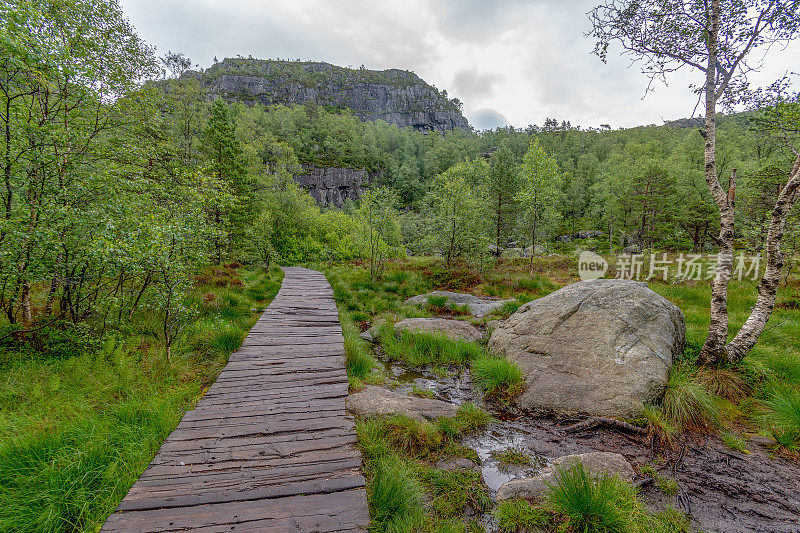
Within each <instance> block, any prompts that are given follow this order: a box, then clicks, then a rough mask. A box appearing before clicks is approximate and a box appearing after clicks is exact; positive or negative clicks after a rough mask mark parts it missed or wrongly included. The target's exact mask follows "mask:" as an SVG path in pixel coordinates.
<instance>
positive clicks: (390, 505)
mask: <svg viewBox="0 0 800 533" xmlns="http://www.w3.org/2000/svg"><path fill="white" fill-rule="evenodd" d="M374 466H375V468H374V476H373V478H372V481H371V482H370V484H369V486H368V488H367V490H368V491H369V495H370V498H369V504H370V509H371V513H370V515H371V516H372V525H373V527H374V528H375V529H376V530H377V531H381V532H386V533H411V532H412V531H413V530H414V527H415V525H416V524H418V523H419V522H420V521H421V519H422V489H421V487H420V485H419V483H418V482H417V481H416V480H415V479H414V478H413V476H412V475H411V473H410V472H409V471H408V470H407V468H405V467H404V466H403V465H402V463H401V462H400V461H399V460H398V459H396V458H394V457H386V458H383V459H381V460H379V461H377V462H376V464H375V465H374Z"/></svg>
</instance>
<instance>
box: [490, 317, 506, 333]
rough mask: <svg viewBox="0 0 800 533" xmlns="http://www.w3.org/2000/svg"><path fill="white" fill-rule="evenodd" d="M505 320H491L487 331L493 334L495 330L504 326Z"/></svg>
mask: <svg viewBox="0 0 800 533" xmlns="http://www.w3.org/2000/svg"><path fill="white" fill-rule="evenodd" d="M504 322H505V320H490V321H488V322H487V323H486V331H487V332H488V333H489V334H491V333H492V332H493V331H494V330H496V329H497V328H499V327H500V326H502V325H503V323H504Z"/></svg>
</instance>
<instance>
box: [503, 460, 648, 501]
mask: <svg viewBox="0 0 800 533" xmlns="http://www.w3.org/2000/svg"><path fill="white" fill-rule="evenodd" d="M578 461H580V462H581V463H583V466H584V468H585V469H586V470H587V471H588V472H589V473H591V474H592V475H594V476H601V475H603V474H607V475H609V476H618V477H619V478H620V479H623V480H625V481H632V480H633V478H634V477H635V475H636V472H634V470H633V467H632V466H631V464H630V463H629V462H628V460H627V459H625V457H623V456H622V455H620V454H618V453H611V452H589V453H580V454H575V455H565V456H563V457H559V458H558V459H556V460H555V461H553V463H552V465H550V466H548V467H545V468H542V469H541V470H539V473H538V474H537V475H536V476H533V477H529V478H518V479H512V480H511V481H507V482H505V483H503V484H502V485H500V488H498V489H497V501H503V500H510V499H513V498H524V499H526V500H539V499H541V498H542V497H543V496H544V495H545V494H547V492H548V491H549V490H550V487H549V486H548V485H554V484H555V482H556V477H555V475H556V472H557V471H558V469H559V468H569V467H570V466H572V465H574V464H575V463H576V462H578Z"/></svg>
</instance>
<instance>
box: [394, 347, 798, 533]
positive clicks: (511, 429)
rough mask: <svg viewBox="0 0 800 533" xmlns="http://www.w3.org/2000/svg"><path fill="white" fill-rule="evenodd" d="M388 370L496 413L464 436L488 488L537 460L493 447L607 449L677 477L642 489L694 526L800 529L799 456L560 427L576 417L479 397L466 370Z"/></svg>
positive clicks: (554, 451) (547, 452)
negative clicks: (513, 463)
mask: <svg viewBox="0 0 800 533" xmlns="http://www.w3.org/2000/svg"><path fill="white" fill-rule="evenodd" d="M386 369H387V371H388V372H390V373H391V375H393V376H394V377H395V379H396V380H397V384H396V386H397V390H402V391H406V392H408V393H411V391H412V387H413V385H416V386H417V387H418V388H421V389H427V390H431V391H433V393H434V394H435V396H436V397H437V398H438V399H441V400H445V401H449V402H452V403H454V404H459V405H460V404H462V403H465V402H475V403H477V404H479V405H481V406H482V407H484V408H486V409H488V410H489V411H491V412H492V413H493V414H494V416H495V417H496V418H497V419H498V420H497V422H494V423H492V424H490V425H489V427H487V428H486V430H485V431H484V432H482V433H479V434H476V435H473V436H470V437H468V438H467V439H466V440H465V441H464V444H465V445H467V446H469V447H471V448H473V449H475V450H476V451H477V453H478V455H479V457H480V459H481V462H482V464H481V471H482V474H483V477H484V481H485V482H486V484H487V486H488V487H489V488H490V489H491V491H492V492H495V491H496V490H497V488H498V487H499V486H500V485H501V484H502V483H505V482H506V481H508V480H510V479H513V478H516V477H525V476H530V475H533V474H535V473H536V467H528V466H523V467H512V468H509V469H506V468H504V467H502V466H501V465H500V464H499V463H498V461H497V459H496V458H495V457H494V455H493V454H492V452H497V451H503V450H505V449H508V448H516V449H524V450H525V451H526V452H527V453H528V454H529V455H530V456H531V457H532V458H533V459H534V464H535V465H538V466H542V465H545V464H548V462H549V460H550V459H554V458H556V457H560V456H562V455H568V454H574V453H585V452H590V451H607V452H614V453H619V454H622V455H624V456H625V457H626V458H627V459H628V460H629V461H630V462H631V464H632V465H633V466H634V468H635V469H636V470H637V471H640V469H641V467H642V465H646V464H649V465H652V466H654V468H655V469H656V470H657V471H658V472H659V473H660V474H661V475H662V476H667V477H670V478H672V479H675V480H676V481H677V482H678V484H679V487H680V490H679V492H678V494H677V495H674V496H666V495H664V494H663V493H662V492H661V491H660V490H659V489H658V487H657V486H656V484H655V483H652V482H648V479H649V478H648V477H647V476H644V475H641V474H640V475H639V476H638V477H637V481H639V482H640V483H641V484H642V485H641V490H640V495H641V497H642V499H643V501H644V502H645V504H646V505H647V506H648V507H650V508H651V509H652V510H661V509H665V508H666V507H668V506H672V507H675V508H676V509H679V510H682V511H684V512H685V513H687V515H689V516H690V518H691V520H692V524H693V526H694V527H695V528H697V529H699V530H702V531H718V532H725V533H727V532H745V531H756V532H780V533H786V532H796V533H800V461H798V460H797V459H790V458H787V457H784V456H781V455H779V454H776V453H774V452H773V451H771V450H770V449H769V448H767V447H765V446H764V445H763V444H759V443H758V442H756V441H755V440H751V441H750V442H748V443H747V450H748V451H749V452H750V453H747V454H745V453H739V452H735V451H732V450H730V449H729V448H728V447H727V446H726V445H725V444H723V443H722V441H720V440H719V439H718V438H717V437H715V436H709V435H690V436H688V437H687V438H686V440H685V442H683V443H681V444H677V445H676V446H675V448H676V449H674V450H672V449H668V448H666V447H653V446H651V442H650V441H649V439H646V438H642V437H631V436H628V435H624V434H621V433H619V432H616V431H614V430H607V429H602V428H596V429H591V430H588V431H584V432H582V433H570V432H567V431H564V428H565V427H567V426H569V425H571V424H573V423H575V422H577V421H578V420H577V419H573V420H569V419H563V418H557V417H552V416H541V415H536V414H532V413H520V412H508V411H504V410H500V409H498V408H496V406H492V405H487V404H485V403H484V402H483V401H482V400H481V399H480V398H479V397H478V395H476V394H475V392H474V390H473V387H472V383H471V381H470V379H469V373H468V372H466V371H463V370H462V371H459V370H457V369H450V371H448V372H447V374H446V375H442V373H441V372H440V373H438V374H437V373H435V372H433V371H432V370H431V369H417V370H409V369H406V368H404V367H403V365H401V364H399V363H386ZM483 522H484V524H485V525H486V526H487V530H488V531H491V530H493V529H494V528H493V527H492V524H491V522H492V521H491V519H490V518H489V517H486V520H484V521H483Z"/></svg>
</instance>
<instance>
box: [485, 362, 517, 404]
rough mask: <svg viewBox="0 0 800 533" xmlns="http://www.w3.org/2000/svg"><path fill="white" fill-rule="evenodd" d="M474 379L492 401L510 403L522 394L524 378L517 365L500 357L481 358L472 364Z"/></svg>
mask: <svg viewBox="0 0 800 533" xmlns="http://www.w3.org/2000/svg"><path fill="white" fill-rule="evenodd" d="M472 379H473V381H474V382H475V384H476V385H477V386H478V388H479V389H480V390H481V391H483V393H484V395H485V396H486V397H487V398H490V399H496V400H502V401H510V400H512V399H513V398H514V397H516V396H518V395H519V394H520V393H521V392H522V387H523V382H524V378H523V376H522V370H520V369H519V367H518V366H517V365H515V364H514V363H512V362H511V361H508V360H507V359H502V358H499V357H488V356H486V357H481V358H479V359H476V360H475V361H474V362H473V363H472Z"/></svg>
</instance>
